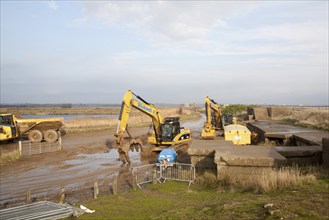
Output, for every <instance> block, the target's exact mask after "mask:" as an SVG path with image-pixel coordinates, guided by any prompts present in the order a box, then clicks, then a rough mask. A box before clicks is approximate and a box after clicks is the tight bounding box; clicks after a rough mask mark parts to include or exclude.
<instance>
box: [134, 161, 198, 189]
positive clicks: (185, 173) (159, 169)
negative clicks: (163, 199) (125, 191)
mask: <svg viewBox="0 0 329 220" xmlns="http://www.w3.org/2000/svg"><path fill="white" fill-rule="evenodd" d="M132 174H133V180H134V183H133V184H134V185H137V186H138V187H139V188H141V186H142V185H143V184H146V183H152V182H153V183H156V182H160V183H162V182H165V181H166V180H175V181H183V182H188V183H189V186H190V185H191V183H193V182H194V181H195V166H194V165H192V164H183V163H169V164H160V163H156V164H148V165H144V166H140V167H134V168H132Z"/></svg>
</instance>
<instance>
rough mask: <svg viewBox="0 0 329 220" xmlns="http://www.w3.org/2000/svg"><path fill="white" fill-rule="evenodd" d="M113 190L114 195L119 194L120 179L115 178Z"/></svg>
mask: <svg viewBox="0 0 329 220" xmlns="http://www.w3.org/2000/svg"><path fill="white" fill-rule="evenodd" d="M112 190H113V195H116V194H118V177H115V178H114V181H113V185H112Z"/></svg>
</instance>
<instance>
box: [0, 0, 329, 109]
mask: <svg viewBox="0 0 329 220" xmlns="http://www.w3.org/2000/svg"><path fill="white" fill-rule="evenodd" d="M328 84H329V83H328V1H326V0H323V1H314V0H312V1H191V2H189V1H127V2H123V1H1V103H3V104H4V103H6V104H10V103H104V104H118V103H120V102H121V99H122V97H123V95H124V93H125V92H126V90H128V89H132V90H133V91H134V92H135V93H137V94H139V95H140V96H142V97H143V98H145V99H146V100H148V101H149V102H153V103H202V102H203V101H204V98H205V97H206V96H210V97H211V98H213V99H214V100H216V101H218V102H220V103H243V104H304V105H328V93H329V92H328Z"/></svg>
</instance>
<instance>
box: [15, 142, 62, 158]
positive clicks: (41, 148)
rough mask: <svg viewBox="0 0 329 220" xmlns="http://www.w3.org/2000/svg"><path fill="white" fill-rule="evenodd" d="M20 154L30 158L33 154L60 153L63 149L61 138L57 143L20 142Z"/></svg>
mask: <svg viewBox="0 0 329 220" xmlns="http://www.w3.org/2000/svg"><path fill="white" fill-rule="evenodd" d="M18 147H19V152H20V155H21V156H29V155H33V154H42V153H49V152H55V151H60V150H61V149H62V144H61V138H59V140H58V141H56V142H55V143H48V142H40V143H32V142H30V141H19V142H18Z"/></svg>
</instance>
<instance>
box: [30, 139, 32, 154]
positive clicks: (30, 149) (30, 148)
mask: <svg viewBox="0 0 329 220" xmlns="http://www.w3.org/2000/svg"><path fill="white" fill-rule="evenodd" d="M29 150H30V152H29V155H31V154H32V152H31V141H29Z"/></svg>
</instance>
